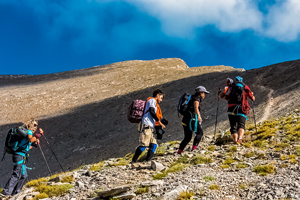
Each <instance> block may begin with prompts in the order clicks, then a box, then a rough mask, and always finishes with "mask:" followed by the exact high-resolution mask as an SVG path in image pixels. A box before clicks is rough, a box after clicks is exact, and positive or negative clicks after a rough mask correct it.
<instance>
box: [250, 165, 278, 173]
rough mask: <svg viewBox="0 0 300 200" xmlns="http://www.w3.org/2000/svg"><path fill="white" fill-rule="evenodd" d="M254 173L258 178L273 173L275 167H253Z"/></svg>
mask: <svg viewBox="0 0 300 200" xmlns="http://www.w3.org/2000/svg"><path fill="white" fill-rule="evenodd" d="M253 171H254V172H256V173H257V174H259V175H260V176H266V175H267V174H270V173H274V172H275V167H274V165H271V164H269V165H259V166H256V167H254V169H253Z"/></svg>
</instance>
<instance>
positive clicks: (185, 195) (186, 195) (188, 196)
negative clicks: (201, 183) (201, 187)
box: [176, 191, 195, 200]
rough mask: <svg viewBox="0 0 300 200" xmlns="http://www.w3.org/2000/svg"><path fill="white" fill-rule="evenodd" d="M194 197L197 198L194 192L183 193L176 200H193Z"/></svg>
mask: <svg viewBox="0 0 300 200" xmlns="http://www.w3.org/2000/svg"><path fill="white" fill-rule="evenodd" d="M193 196H195V193H194V192H193V191H183V192H181V193H180V194H179V196H178V198H177V199H176V200H188V199H192V197H193Z"/></svg>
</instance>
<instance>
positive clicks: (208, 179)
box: [203, 176, 215, 182]
mask: <svg viewBox="0 0 300 200" xmlns="http://www.w3.org/2000/svg"><path fill="white" fill-rule="evenodd" d="M203 179H204V180H205V182H208V181H213V180H215V178H214V177H213V176H205V177H203Z"/></svg>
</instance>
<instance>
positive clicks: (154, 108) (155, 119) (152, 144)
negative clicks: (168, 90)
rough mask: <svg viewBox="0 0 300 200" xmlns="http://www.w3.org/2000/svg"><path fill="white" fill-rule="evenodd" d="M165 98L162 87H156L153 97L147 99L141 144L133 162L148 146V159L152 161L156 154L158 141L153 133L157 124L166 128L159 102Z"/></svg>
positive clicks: (141, 131) (140, 128)
mask: <svg viewBox="0 0 300 200" xmlns="http://www.w3.org/2000/svg"><path fill="white" fill-rule="evenodd" d="M163 98H164V94H163V92H162V91H161V90H160V89H156V90H155V91H154V92H153V97H149V98H148V99H147V103H146V106H145V111H144V115H143V119H142V121H141V122H140V123H139V128H138V131H139V133H140V137H139V146H138V147H137V149H136V151H135V154H134V156H133V158H132V162H133V163H134V162H137V159H138V158H139V156H140V155H141V153H142V152H143V151H144V150H145V149H146V148H147V147H149V149H148V154H147V158H146V160H147V161H150V160H151V159H152V157H153V156H154V153H155V150H156V148H157V142H156V139H155V138H154V135H153V133H154V131H155V126H161V127H162V128H165V125H164V124H163V123H162V122H161V119H162V112H161V109H160V106H159V103H160V102H161V101H162V100H163Z"/></svg>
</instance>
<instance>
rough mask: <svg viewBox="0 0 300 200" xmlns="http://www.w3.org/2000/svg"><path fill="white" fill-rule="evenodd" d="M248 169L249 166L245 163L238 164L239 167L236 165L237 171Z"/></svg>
mask: <svg viewBox="0 0 300 200" xmlns="http://www.w3.org/2000/svg"><path fill="white" fill-rule="evenodd" d="M246 167H247V164H245V163H238V164H237V165H236V168H237V169H243V168H246Z"/></svg>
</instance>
